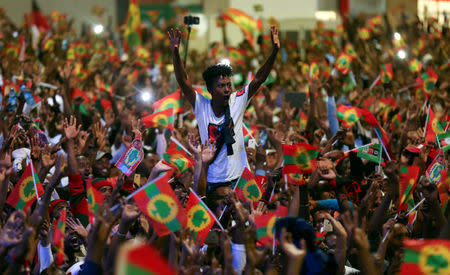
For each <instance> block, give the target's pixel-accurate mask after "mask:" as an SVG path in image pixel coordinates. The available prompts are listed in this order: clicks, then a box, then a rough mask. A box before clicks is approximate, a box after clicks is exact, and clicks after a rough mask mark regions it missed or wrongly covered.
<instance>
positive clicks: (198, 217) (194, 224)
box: [187, 204, 211, 232]
mask: <svg viewBox="0 0 450 275" xmlns="http://www.w3.org/2000/svg"><path fill="white" fill-rule="evenodd" d="M187 217H188V219H187V226H188V227H189V228H192V229H194V230H195V231H196V232H199V231H202V230H203V229H205V228H206V227H207V226H209V225H210V223H211V217H210V216H209V215H208V213H206V211H205V208H204V207H203V206H202V205H201V204H197V205H194V206H193V207H192V208H191V209H189V212H188V213H187Z"/></svg>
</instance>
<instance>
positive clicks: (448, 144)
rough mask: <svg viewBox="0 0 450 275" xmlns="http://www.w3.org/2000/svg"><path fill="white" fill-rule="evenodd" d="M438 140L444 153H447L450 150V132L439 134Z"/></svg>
mask: <svg viewBox="0 0 450 275" xmlns="http://www.w3.org/2000/svg"><path fill="white" fill-rule="evenodd" d="M438 140H439V143H440V145H441V148H442V151H444V152H447V151H448V149H450V132H446V133H442V134H438Z"/></svg>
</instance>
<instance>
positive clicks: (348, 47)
mask: <svg viewBox="0 0 450 275" xmlns="http://www.w3.org/2000/svg"><path fill="white" fill-rule="evenodd" d="M344 52H345V53H346V54H348V55H350V56H351V57H353V58H355V57H356V52H355V49H354V48H353V45H352V44H350V43H347V44H345V48H344Z"/></svg>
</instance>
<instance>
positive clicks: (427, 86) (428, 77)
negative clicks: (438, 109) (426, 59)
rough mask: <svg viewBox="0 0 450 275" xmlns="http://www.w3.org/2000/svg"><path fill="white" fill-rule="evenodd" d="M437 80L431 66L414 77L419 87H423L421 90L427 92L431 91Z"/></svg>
mask: <svg viewBox="0 0 450 275" xmlns="http://www.w3.org/2000/svg"><path fill="white" fill-rule="evenodd" d="M437 80H438V75H437V74H436V72H435V71H434V70H433V68H432V67H429V68H428V70H427V71H426V72H424V73H422V74H421V75H420V77H418V78H417V79H416V82H417V84H418V86H419V87H421V88H422V89H423V91H424V92H425V93H427V94H429V93H431V91H433V89H434V87H435V84H436V82H437Z"/></svg>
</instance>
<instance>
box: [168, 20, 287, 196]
mask: <svg viewBox="0 0 450 275" xmlns="http://www.w3.org/2000/svg"><path fill="white" fill-rule="evenodd" d="M270 33H271V38H272V44H273V50H272V53H271V55H270V56H269V58H268V59H267V60H266V62H265V63H264V64H263V65H262V67H261V68H260V69H259V70H258V72H257V73H256V75H255V77H254V79H253V80H252V81H251V82H250V83H249V84H248V85H247V86H245V87H244V88H242V89H241V90H239V91H237V92H235V93H233V91H232V86H231V76H232V74H233V71H232V68H231V67H230V66H228V65H224V64H216V65H213V66H210V67H208V68H207V69H206V70H205V71H204V72H203V79H204V80H205V82H206V87H207V89H208V91H209V92H210V93H211V96H212V99H211V100H209V99H206V98H204V97H203V96H201V95H200V94H198V93H196V92H195V90H194V88H193V87H192V84H191V82H190V80H189V78H188V76H187V73H186V70H185V68H184V66H183V64H182V62H181V58H180V54H179V46H180V39H181V33H180V31H179V30H178V29H177V30H173V29H171V30H170V31H169V32H168V34H169V39H170V48H171V50H172V52H173V65H174V70H175V75H176V78H177V81H178V84H179V85H180V88H181V91H182V92H183V95H184V97H185V98H186V99H187V100H188V101H189V103H190V104H191V105H192V107H193V108H194V114H195V116H196V119H197V122H198V128H199V131H200V138H201V141H202V143H206V142H215V144H216V148H217V151H216V155H215V156H214V158H213V160H212V162H211V163H210V165H209V168H208V172H207V181H208V187H207V188H208V190H211V189H215V188H216V187H219V186H230V187H233V184H234V183H236V181H237V180H238V178H239V176H240V175H241V173H242V170H243V169H244V167H246V166H248V162H247V155H246V152H245V147H244V138H243V134H242V123H243V117H244V112H245V109H246V107H247V105H248V103H249V101H250V99H251V98H252V97H253V96H254V95H255V94H256V92H257V91H258V88H259V87H260V86H261V84H262V83H263V82H264V81H265V80H266V78H267V76H268V75H269V73H270V71H271V69H272V66H273V64H274V62H275V58H276V55H277V53H278V49H279V48H280V40H279V38H278V29H277V28H276V27H275V26H272V27H271V28H270Z"/></svg>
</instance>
